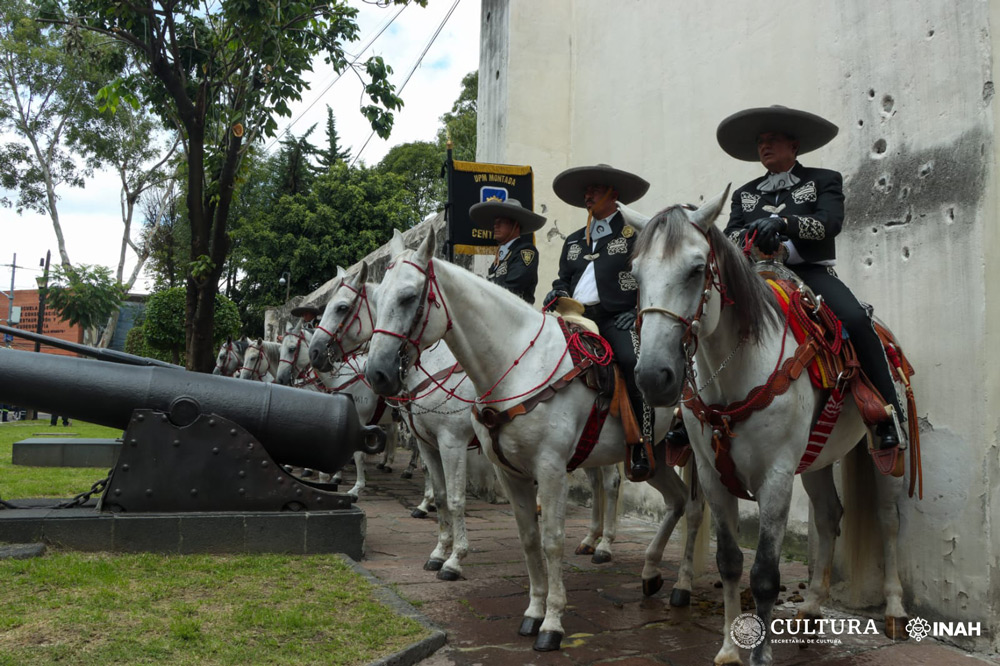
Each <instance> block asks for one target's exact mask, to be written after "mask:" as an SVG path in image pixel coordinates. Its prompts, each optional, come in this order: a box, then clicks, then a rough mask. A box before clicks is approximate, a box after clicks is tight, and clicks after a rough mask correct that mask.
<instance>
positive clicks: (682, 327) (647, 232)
mask: <svg viewBox="0 0 1000 666" xmlns="http://www.w3.org/2000/svg"><path fill="white" fill-rule="evenodd" d="M728 192H729V190H728V188H727V189H726V191H725V192H723V193H722V194H721V195H719V196H718V197H717V198H715V199H713V200H712V201H710V202H708V203H706V204H705V205H704V206H702V207H701V208H699V209H698V210H696V211H694V212H690V211H689V210H687V209H685V208H683V207H679V206H674V207H671V208H668V209H666V210H664V211H661V212H660V213H659V214H657V215H656V216H655V217H654V218H653V219H652V220H650V221H649V222H648V224H646V225H645V229H644V230H643V232H642V234H641V236H640V238H639V240H638V243H637V245H636V249H635V252H634V256H633V259H632V273H633V275H635V277H636V279H637V280H638V282H639V294H640V299H639V308H640V312H639V327H640V331H641V342H642V344H641V349H640V354H639V362H638V364H637V366H636V379H637V382H638V385H639V387H640V389H641V390H642V392H643V395H644V396H645V398H646V400H647V401H648V402H650V403H651V404H654V405H672V404H675V403H677V401H678V400H681V397H682V391H683V390H684V389H685V386H686V387H687V391H688V392H687V393H685V394H684V395H685V399H684V404H685V409H684V410H683V414H684V422H685V424H686V426H687V431H688V433H689V435H690V438H691V445H692V447H693V449H694V453H695V457H696V459H697V462H698V477H699V480H700V481H701V483H702V485H703V486H704V488H705V490H706V494H707V495H708V501H709V504H710V505H711V509H712V511H713V512H714V514H715V517H716V530H717V555H716V557H717V562H718V567H719V573H720V574H721V576H722V580H723V590H724V594H725V609H726V611H725V622H724V625H723V632H722V634H723V643H722V648H721V650H720V651H719V653H718V654H717V655H716V657H715V663H716V664H740V663H742V662H741V661H740V654H739V650H738V647H737V645H736V644H735V642H734V640H733V638H732V635H731V631H730V630H731V628H732V625H733V622H734V620H736V619H737V616H738V615H739V613H740V594H739V588H738V586H739V580H740V576H741V574H742V571H743V555H742V553H741V551H740V548H739V545H738V544H737V541H736V534H737V520H738V517H739V516H738V511H737V498H736V496H735V495H733V494H731V493H730V491H729V490H727V487H726V485H725V484H724V482H723V480H722V478H721V476H720V472H719V471H717V469H716V464H717V463H716V461H717V460H719V458H720V456H719V455H718V453H717V451H716V449H715V448H713V437H715V438H716V439H717V440H718V441H722V438H723V437H725V438H726V439H729V440H730V441H731V458H732V461H733V462H734V463H735V476H736V479H737V480H738V483H739V484H740V485H741V486H742V487H743V488H744V489H746V490H747V491H749V493H750V494H752V496H753V497H754V498H756V501H757V503H758V506H759V508H760V532H759V536H758V543H757V555H756V558H755V560H754V564H753V568H752V569H751V571H750V588H751V591H752V593H753V597H754V601H755V602H756V605H757V616H758V617H759V618H760V619H761V620H762V621H763V627H764V630H765V636H764V639H763V642H761V643H760V644H759V645H757V646H756V647H754V648H753V651H752V653H751V663H753V664H770V663H771V660H772V657H771V644H770V623H771V614H772V609H773V607H774V603H775V599H776V598H777V595H778V588H779V583H780V580H779V572H778V562H779V555H780V553H781V544H782V541H783V539H784V535H785V526H786V522H787V518H788V510H789V504H790V501H791V495H792V482H793V479H794V476H795V473H796V468H797V467H798V466H799V464H800V461H801V460H802V459H803V454H804V453H805V452H806V444H807V441H808V439H809V436H810V431H811V429H812V427H813V424H814V422H815V421H816V419H817V418H818V417H819V415H820V412H821V411H822V410H823V409H824V405H825V404H826V398H825V394H824V392H822V391H820V390H817V389H816V388H814V387H813V386H812V384H811V382H810V381H809V379H808V378H799V379H798V380H795V381H791V383H790V386H789V388H788V390H787V392H785V393H783V394H777V395H774V396H773V402H770V404H769V405H765V406H763V407H762V408H761V409H760V410H759V411H753V413H752V415H750V416H749V417H747V418H745V420H742V418H743V417H744V416H745V414H742V413H741V414H739V417H738V418H737V417H732V416H730V417H729V420H726V416H725V415H723V416H722V417H721V418H722V419H723V421H724V424H725V425H720V426H717V427H716V429H715V431H714V432H713V427H706V428H703V427H702V425H701V423H700V422H699V420H698V419H697V417H696V416H694V415H693V413H692V405H696V406H697V405H699V404H704V405H712V406H713V407H712V408H711V409H715V408H716V407H719V408H720V409H721V410H722V413H723V414H735V413H737V412H736V409H735V408H734V409H732V410H731V411H729V410H730V408H732V406H733V405H734V404H735V403H737V401H742V400H743V399H744V398H747V396H748V395H750V392H751V390H753V389H755V388H758V387H761V386H764V385H768V384H769V377H772V373H775V374H776V375H777V374H778V373H776V369H777V368H778V365H779V364H780V363H783V362H784V360H785V359H787V358H788V357H790V356H792V354H793V353H794V352H795V350H796V347H797V346H798V344H797V343H796V341H795V338H794V336H793V334H792V332H791V331H790V330H789V329H788V328H787V327H785V326H784V322H785V318H784V315H783V314H782V313H781V310H780V309H779V308H778V304H777V300H776V299H775V297H774V294H773V292H772V291H771V289H770V288H768V287H767V285H766V283H765V282H764V280H763V279H761V278H760V277H759V276H758V275H757V274H756V273H755V272H754V270H753V268H752V266H751V265H750V263H749V262H748V261H746V260H745V259H744V257H743V255H742V253H741V252H740V251H739V250H738V249H737V248H736V246H735V245H733V244H732V243H731V242H729V241H728V240H727V239H726V238H725V237H724V236H723V235H722V233H721V232H720V231H719V230H718V229H717V228H716V226H715V225H714V220H715V219H716V217H717V216H718V214H719V211H720V210H721V209H722V207H723V205H724V204H725V203H726V201H727V197H728ZM720 294H725V296H726V297H727V298H728V299H729V300H731V301H733V303H732V305H731V306H730V305H728V304H727V305H725V306H723V304H722V303H723V300H724V299H723V298H722V296H721V295H720ZM692 371H693V374H692ZM771 386H774V384H771ZM775 393H777V391H775ZM698 398H700V401H701V402H700V403H696V402H694V401H695V400H696V399H698ZM722 405H726V406H727V407H721V406H722ZM911 418H915V415H911ZM730 422H732V424H733V425H732V434H731V436H730V435H729V434H728V433H726V434H724V433H722V432H721V430H722V429H725V430H727V431H728V430H729V424H730ZM865 432H866V430H865V425H864V423H863V421H862V419H861V416H860V414H859V412H858V410H857V408H856V407H855V405H854V401H853V400H852V399H851V398H850V397H848V398H847V399H846V401H845V404H844V406H843V413H842V414H841V415H840V418H839V420H837V421H836V426H835V427H834V429H833V431H832V433H831V434H830V436H829V439H828V441H827V442H826V445H825V447H824V448H823V449H822V451H821V452H820V453H819V456H818V457H817V458H816V459H815V460H814V461H813V462H812V464H811V465H810V466H808V467H807V471H806V472H804V473H803V474H802V485H803V486H804V487H805V490H806V492H807V493H808V495H809V498H810V500H811V502H812V508H813V515H814V520H815V525H816V530H817V533H818V540H817V543H816V548H815V551H816V554H817V556H818V557H817V560H816V561H815V562H812V563H811V564H812V566H811V567H810V569H811V573H812V575H811V581H810V584H809V588H808V591H807V592H806V595H805V597H806V598H805V602H804V603H803V604H802V605H801V606H800V609H799V615H800V617H805V618H818V617H821V608H820V604H821V603H822V602H823V601H824V600H825V599H826V598H827V596H828V594H829V585H830V574H831V568H832V560H833V546H834V540H835V538H836V536H837V534H838V523H839V521H840V518H841V515H842V514H843V513H844V510H843V508H842V507H841V505H840V502H839V500H838V497H837V490H836V488H835V486H834V480H833V472H832V465H833V463H834V462H836V461H837V460H840V459H841V458H844V457H845V456H846V455H847V454H848V453H850V452H852V451H855V453H854V454H853V455H854V456H864V453H863V452H862V451H861V447H860V446H856V445H857V444H858V441H859V440H861V439H862V438H863V437H864V436H865ZM852 462H853V461H852ZM720 464H721V463H720ZM803 464H805V463H803ZM867 467H868V468H869V470H870V468H871V464H870V463H869V464H868V465H867ZM845 469H846V468H845ZM862 469H863V468H862ZM868 476H869V478H870V477H871V476H872V474H871V473H870V472H869V475H868ZM874 476H875V477H876V478H877V480H876V481H870V482H868V483H863V482H861V483H859V482H857V480H856V479H849V478H847V476H846V474H845V478H844V492H845V504H847V507H848V514H847V515H848V517H849V518H850V517H852V514H853V513H857V512H865V511H871V510H872V509H873V508H875V509H877V512H878V517H879V521H880V522H881V525H882V538H883V544H882V546H883V554H884V561H885V562H884V564H885V570H884V572H885V578H884V587H883V591H884V593H885V598H886V609H885V624H886V633H887V634H889V635H890V636H891V637H897V636H900V635H903V636H905V632H904V631H903V628H904V626H905V624H906V612H905V610H904V609H903V603H902V586H901V585H900V581H899V574H898V570H897V553H896V535H897V532H898V529H899V515H898V509H897V499H898V497H899V493H900V490H901V487H902V479H901V478H898V479H897V478H893V477H891V476H882V475H874ZM872 486H875V487H877V491H878V499H877V501H875V500H874V499H872V498H871V497H870V496H871V492H872ZM861 493H866V494H867V499H866V497H864V496H862V495H861ZM849 495H853V497H851V496H849ZM852 507H853V508H855V509H856V511H855V512H852V511H851V509H852ZM849 547H850V548H851V549H852V552H853V550H854V549H860V548H862V547H863V546H861V545H858V544H854V545H849Z"/></svg>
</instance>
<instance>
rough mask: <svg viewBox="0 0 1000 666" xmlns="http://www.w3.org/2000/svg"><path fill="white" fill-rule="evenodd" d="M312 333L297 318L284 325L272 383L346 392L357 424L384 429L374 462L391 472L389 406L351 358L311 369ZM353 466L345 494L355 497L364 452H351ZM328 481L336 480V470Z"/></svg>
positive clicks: (361, 483) (362, 481) (393, 434)
mask: <svg viewBox="0 0 1000 666" xmlns="http://www.w3.org/2000/svg"><path fill="white" fill-rule="evenodd" d="M313 333H314V332H313V331H312V330H311V329H308V328H302V322H301V321H299V322H297V323H296V324H295V325H289V326H287V327H286V329H285V335H284V336H282V338H281V342H280V343H278V344H279V354H278V371H277V372H276V373H275V377H274V381H275V383H278V384H283V385H285V386H293V385H294V386H299V387H301V388H304V389H306V390H311V391H323V392H326V393H334V392H337V393H347V394H349V395H350V396H351V397H352V398H353V400H354V406H355V408H356V409H357V411H358V419H359V420H360V421H361V423H364V424H367V425H378V426H381V427H382V429H383V430H385V431H386V443H385V450H384V451H383V453H382V458H381V460H380V462H379V463H377V468H378V469H382V470H385V471H387V472H392V467H391V464H392V461H393V459H394V457H395V455H396V445H397V439H398V436H397V429H396V423H395V422H394V421H393V420H392V408H390V407H388V406H387V405H386V403H385V401H384V399H382V398H380V397H379V396H377V395H375V394H374V393H373V392H372V390H371V389H370V388H368V386H367V385H366V384H365V383H364V381H363V380H362V377H361V373H360V370H359V366H358V365H356V364H355V362H356V360H355V359H352V361H351V362H349V363H348V362H345V363H340V364H338V365H337V366H336V367H335V368H333V369H332V371H331V372H320V371H318V370H316V369H315V368H313V367H312V365H311V364H310V362H309V343H310V341H311V339H312V336H313ZM363 360H364V359H363V357H362V358H361V359H360V362H361V363H363ZM354 467H355V470H356V471H357V474H356V478H355V481H354V485H353V486H352V487H351V488H350V489H349V490H348V491H347V494H348V495H351V496H352V497H354V498H355V499H357V498H358V497H360V496H361V491H362V490H364V489H365V487H366V486H367V484H368V480H367V476H366V474H365V453H364V451H355V452H354ZM332 481H333V483H340V472H339V471H338V472H337V473H336V474H335V475H334V477H333V479H332Z"/></svg>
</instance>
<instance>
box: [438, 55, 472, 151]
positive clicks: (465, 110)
mask: <svg viewBox="0 0 1000 666" xmlns="http://www.w3.org/2000/svg"><path fill="white" fill-rule="evenodd" d="M478 98H479V72H478V71H475V72H469V73H468V74H466V75H465V76H464V77H463V78H462V92H461V93H459V95H458V99H456V100H455V103H454V104H453V105H452V107H451V112H450V113H446V114H444V115H443V116H441V123H442V125H443V126H442V127H441V129H439V130H438V134H437V142H438V146H439V147H441V148H442V149H446V148H447V141H448V137H449V136H450V137H451V142H452V156H453V157H454V158H455V159H456V160H466V161H469V162H474V161H475V159H476V122H477V117H478V112H477V106H476V104H477V102H476V100H477V99H478Z"/></svg>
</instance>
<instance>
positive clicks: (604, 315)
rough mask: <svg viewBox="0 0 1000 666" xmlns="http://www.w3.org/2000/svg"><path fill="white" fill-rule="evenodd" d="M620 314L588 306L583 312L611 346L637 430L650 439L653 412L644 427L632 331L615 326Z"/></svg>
mask: <svg viewBox="0 0 1000 666" xmlns="http://www.w3.org/2000/svg"><path fill="white" fill-rule="evenodd" d="M620 314H621V313H620V312H615V313H610V312H608V311H607V310H605V309H604V308H602V307H601V306H600V305H588V306H587V307H586V308H585V309H584V312H583V315H584V316H585V317H587V318H588V319H592V320H593V321H594V323H595V324H597V328H598V330H599V331H600V333H601V337H602V338H604V339H605V340H607V341H608V344H610V345H611V351H612V352H613V353H614V355H615V362H616V363H617V364H618V368H619V369H620V370H621V372H622V376H623V378H624V379H625V389H626V390H627V391H628V397H629V402H631V403H632V412H633V413H634V414H635V419H636V421H638V422H639V428H640V429H641V430H642V431H643V434H644V435H646V436H647V437H652V434H653V412H652V410H650V412H649V427H648V432H646V430H647V428H646V427H644V426H645V424H644V419H643V407H644V404H645V403H643V400H642V393H641V392H640V391H639V387H638V386H637V385H636V383H635V363H636V357H635V345H634V344H633V342H632V330H631V329H627V330H624V331H623V330H620V329H619V328H618V327H616V326H615V317H617V316H618V315H620Z"/></svg>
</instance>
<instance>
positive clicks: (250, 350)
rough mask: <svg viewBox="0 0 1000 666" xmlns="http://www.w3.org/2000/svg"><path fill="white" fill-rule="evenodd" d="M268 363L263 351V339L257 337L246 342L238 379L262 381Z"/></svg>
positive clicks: (268, 365)
mask: <svg viewBox="0 0 1000 666" xmlns="http://www.w3.org/2000/svg"><path fill="white" fill-rule="evenodd" d="M269 367H270V363H269V362H268V359H267V354H265V353H264V339H263V338H257V339H256V340H253V341H251V342H250V343H249V344H247V350H246V353H244V355H243V365H242V366H241V367H240V372H239V375H238V377H239V378H240V379H250V380H253V381H258V382H262V381H264V377H265V375H267V372H268V368H269Z"/></svg>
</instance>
